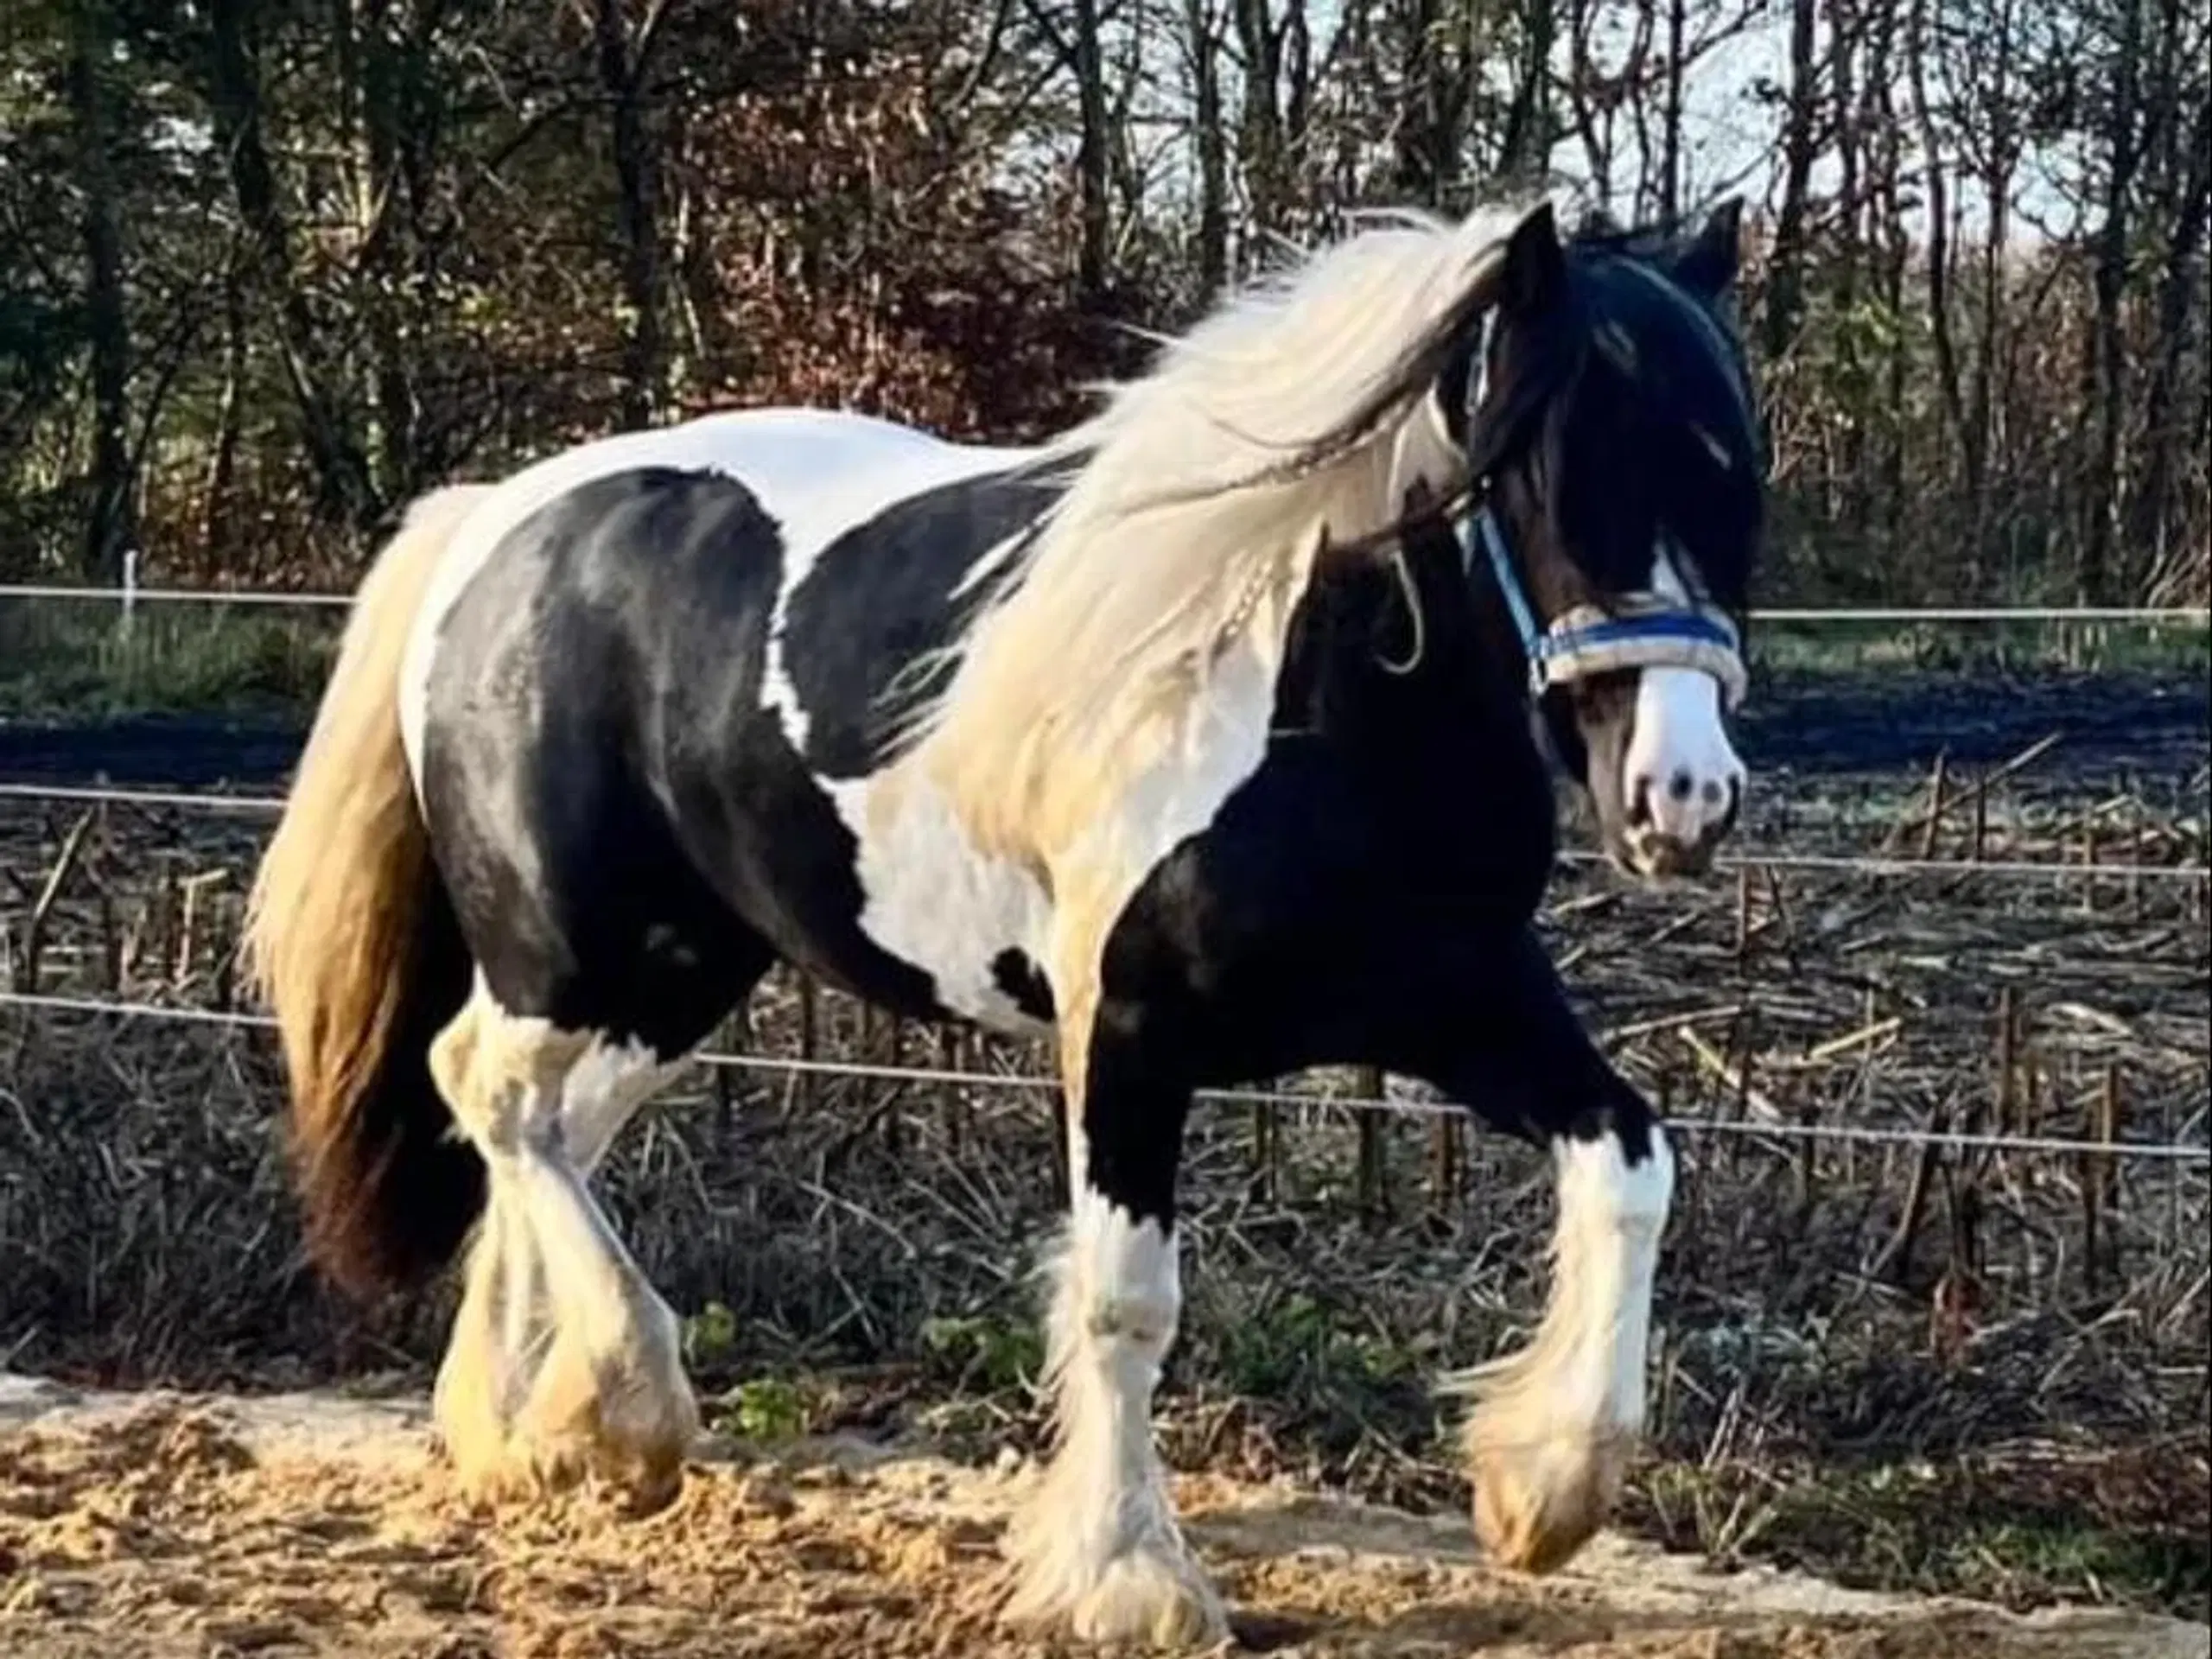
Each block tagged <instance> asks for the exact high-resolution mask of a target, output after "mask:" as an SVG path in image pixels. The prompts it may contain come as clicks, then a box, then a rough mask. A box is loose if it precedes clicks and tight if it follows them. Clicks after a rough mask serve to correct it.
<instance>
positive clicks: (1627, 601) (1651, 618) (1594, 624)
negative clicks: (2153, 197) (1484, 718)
mask: <svg viewBox="0 0 2212 1659" xmlns="http://www.w3.org/2000/svg"><path fill="white" fill-rule="evenodd" d="M1458 534H1459V555H1460V559H1461V562H1462V563H1463V564H1464V565H1465V568H1466V569H1467V572H1468V574H1469V575H1472V574H1473V570H1474V562H1475V544H1476V543H1481V545H1482V548H1483V550H1484V552H1485V553H1486V554H1488V556H1489V557H1490V569H1491V577H1492V579H1493V580H1494V581H1496V582H1497V591H1498V593H1499V594H1501V595H1503V598H1504V600H1505V608H1506V610H1507V611H1508V612H1509V613H1511V615H1512V618H1513V626H1514V628H1515V630H1516V632H1519V634H1520V636H1521V649H1522V652H1523V653H1524V654H1525V655H1526V656H1527V657H1528V659H1529V696H1531V697H1532V698H1534V697H1541V696H1543V694H1544V693H1545V692H1546V691H1548V690H1550V689H1551V688H1552V687H1553V686H1555V685H1566V684H1568V683H1572V682H1573V681H1575V680H1580V679H1587V678H1588V677H1591V676H1592V675H1593V674H1606V673H1613V672H1617V671H1622V670H1627V669H1643V668H1692V669H1698V670H1700V671H1703V672H1705V673H1707V674H1710V675H1712V676H1713V678H1714V679H1716V680H1718V681H1719V683H1720V689H1721V693H1722V696H1723V697H1724V698H1725V700H1726V704H1727V707H1729V708H1730V709H1734V708H1736V707H1737V706H1738V704H1739V703H1741V702H1743V700H1744V694H1745V690H1747V689H1748V687H1749V685H1750V676H1749V675H1748V674H1747V673H1746V671H1745V667H1744V653H1743V642H1742V639H1741V637H1740V636H1739V635H1738V633H1737V632H1736V625H1735V623H1734V622H1733V621H1732V620H1730V618H1729V617H1728V615H1727V613H1726V612H1724V611H1721V610H1719V608H1717V607H1713V606H1711V605H1699V604H1689V603H1685V602H1684V601H1681V600H1675V599H1669V598H1668V597H1666V596H1665V595H1664V594H1658V593H1653V592H1643V593H1634V594H1623V595H1621V596H1620V597H1619V598H1618V599H1617V600H1615V601H1613V603H1612V605H1611V608H1609V609H1601V608H1600V607H1598V606H1595V605H1578V606H1576V607H1574V608H1573V609H1572V610H1570V611H1568V612H1567V613H1566V614H1565V615H1563V616H1560V617H1558V618H1556V619H1555V620H1553V621H1552V622H1551V623H1550V624H1548V625H1546V624H1544V623H1542V622H1541V621H1539V620H1537V616H1536V611H1535V607H1534V606H1532V605H1530V604H1529V594H1528V590H1527V589H1526V588H1523V587H1522V582H1521V576H1520V573H1519V572H1518V571H1516V569H1514V568H1513V555H1512V553H1511V551H1510V550H1509V549H1508V548H1507V547H1506V545H1505V531H1504V530H1503V527H1501V526H1500V525H1499V524H1498V522H1497V513H1496V512H1493V511H1492V510H1491V506H1490V505H1489V504H1488V503H1487V502H1485V503H1484V504H1483V505H1481V506H1479V507H1478V508H1476V509H1475V511H1474V512H1472V513H1471V514H1470V515H1468V516H1467V517H1465V518H1462V519H1461V520H1460V522H1459V526H1458Z"/></svg>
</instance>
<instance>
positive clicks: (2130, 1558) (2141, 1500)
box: [1623, 1446, 2212, 1619]
mask: <svg viewBox="0 0 2212 1659" xmlns="http://www.w3.org/2000/svg"><path fill="white" fill-rule="evenodd" d="M2207 1478H2208V1477H2207V1473H2206V1464H2205V1461H2204V1458H2203V1455H2202V1452H2201V1451H2192V1450H2189V1449H2185V1448H2177V1447H2172V1446H2166V1447H2163V1448H2153V1447H2143V1448H2118V1449H2113V1450H2101V1451H2098V1452H2094V1453H2092V1452H2088V1451H2083V1452H2068V1453H2060V1452H2054V1451H2050V1450H2048V1449H2039V1450H2037V1451H2034V1452H2024V1453H2010V1454H2007V1453H1993V1454H1989V1455H1986V1456H1980V1457H1976V1458H1974V1459H1963V1460H1960V1461H1957V1462H1948V1463H1935V1462H1917V1461H1911V1462H1893V1463H1882V1464H1875V1465H1866V1466H1859V1467H1849V1466H1839V1465H1834V1464H1831V1463H1825V1462H1823V1463H1820V1464H1814V1463H1811V1462H1809V1461H1808V1462H1807V1463H1804V1464H1802V1465H1775V1464H1768V1463H1764V1462H1733V1461H1731V1462H1724V1463H1718V1464H1714V1463H1688V1462H1677V1461H1661V1462H1657V1463H1655V1464H1653V1465H1649V1467H1648V1468H1646V1469H1645V1470H1644V1471H1643V1473H1642V1474H1641V1475H1640V1477H1639V1478H1637V1480H1636V1481H1635V1483H1634V1485H1633V1488H1632V1490H1631V1491H1630V1495H1629V1498H1628V1501H1627V1503H1626V1506H1625V1507H1626V1513H1625V1514H1624V1517H1623V1519H1624V1522H1626V1523H1627V1524H1628V1525H1629V1526H1630V1527H1631V1528H1632V1529H1635V1530H1637V1531H1641V1532H1645V1533H1648V1534H1649V1535H1653V1536H1655V1537H1656V1538H1658V1539H1659V1540H1660V1541H1662V1542H1664V1543H1665V1544H1667V1545H1668V1546H1669V1548H1676V1549H1681V1550H1688V1551H1694V1552H1695V1553H1697V1554H1701V1555H1703V1556H1705V1557H1706V1558H1707V1560H1710V1561H1712V1562H1713V1564H1714V1565H1715V1566H1716V1567H1724V1568H1732V1567H1740V1566H1742V1565H1744V1564H1745V1563H1747V1562H1750V1561H1755V1560H1756V1561H1764V1562H1769V1563H1772V1564H1775V1565H1778V1566H1783V1567H1796V1568H1802V1569H1803V1570H1805V1571H1807V1572H1811V1573H1818V1574H1820V1575H1821V1576H1822V1577H1824V1578H1828V1579H1832V1580H1835V1581H1837V1582H1839V1583H1842V1584H1847V1585H1852V1586H1859V1587H1861V1588H1866V1589H1876V1590H1885V1591H1911V1592H1919V1593H1923V1594H1932V1595H1963V1596H1970V1597H1974V1598H1975V1599H1981V1600H1987V1601H1993V1602H1997V1603H1999V1604H2002V1605H2005V1606H2009V1607H2012V1608H2016V1609H2025V1608H2030V1607H2035V1606H2040V1605H2048V1604H2049V1603H2050V1602H2053V1601H2057V1600H2067V1601H2075V1602H2088V1603H2101V1604H2110V1605H2127V1606H2134V1607H2140V1608H2150V1609H2156V1610H2158V1611H2165V1612H2170V1613H2175V1614H2178V1615H2180V1616H2182V1617H2183V1618H2196V1619H2206V1618H2212V1550H2208V1548H2207V1535H2208V1524H2209V1523H2208V1516H2207V1508H2208V1503H2212V1497H2208V1493H2207V1490H2206V1483H2207Z"/></svg>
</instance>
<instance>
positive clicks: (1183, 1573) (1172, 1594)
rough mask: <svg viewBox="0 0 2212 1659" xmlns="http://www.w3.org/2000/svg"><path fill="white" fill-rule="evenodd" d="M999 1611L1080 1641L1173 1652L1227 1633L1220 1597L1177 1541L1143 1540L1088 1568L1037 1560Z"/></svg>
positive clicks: (1014, 1620)
mask: <svg viewBox="0 0 2212 1659" xmlns="http://www.w3.org/2000/svg"><path fill="white" fill-rule="evenodd" d="M1071 1568H1072V1569H1073V1570H1071ZM1005 1619H1006V1622H1007V1624H1013V1625H1015V1626H1018V1627H1021V1628H1026V1629H1029V1630H1038V1629H1041V1628H1046V1627H1052V1628H1058V1629H1059V1630H1065V1631H1066V1632H1067V1633H1068V1634H1070V1635H1071V1636H1073V1637H1076V1638H1077V1640H1078V1641H1084V1642H1096V1643H1114V1644H1118V1645H1122V1646H1132V1645H1134V1646H1141V1647H1145V1648H1149V1649H1155V1650H1166V1651H1179V1652H1189V1651H1192V1650H1193V1649H1198V1650H1203V1649H1207V1648H1211V1647H1212V1646H1215V1645H1216V1644H1217V1643H1220V1642H1222V1641H1223V1640H1224V1639H1225V1638H1226V1637H1228V1634H1229V1618H1228V1615H1227V1613H1226V1612H1225V1611H1224V1610H1223V1607H1222V1605H1221V1598H1220V1597H1219V1596H1217V1595H1216V1594H1215V1593H1214V1589H1213V1586H1212V1585H1211V1584H1210V1583H1208V1582H1207V1580H1206V1576H1205V1573H1204V1572H1203V1571H1202V1570H1201V1569H1200V1568H1199V1567H1198V1562H1197V1561H1195V1560H1192V1557H1191V1555H1190V1553H1189V1552H1188V1550H1186V1549H1185V1548H1184V1547H1183V1546H1182V1544H1181V1542H1180V1541H1166V1542H1161V1541H1153V1540H1148V1541H1145V1542H1143V1543H1140V1544H1136V1545H1134V1546H1132V1547H1131V1548H1128V1549H1126V1550H1124V1551H1123V1552H1122V1554H1119V1555H1116V1556H1115V1557H1114V1558H1113V1560H1109V1561H1108V1562H1107V1563H1106V1564H1105V1565H1104V1566H1103V1567H1097V1568H1093V1569H1089V1570H1084V1569H1083V1568H1082V1567H1079V1566H1077V1565H1076V1564H1072V1563H1066V1562H1063V1563H1059V1564H1058V1570H1054V1568H1053V1567H1051V1566H1047V1565H1046V1564H1045V1563H1038V1564H1037V1565H1036V1566H1034V1567H1032V1569H1031V1571H1030V1572H1029V1573H1027V1575H1026V1576H1025V1578H1024V1580H1023V1581H1022V1584H1021V1586H1020V1588H1018V1589H1017V1590H1016V1591H1015V1592H1014V1596H1013V1598H1012V1599H1010V1600H1009V1601H1008V1603H1007V1608H1006V1613H1005Z"/></svg>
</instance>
